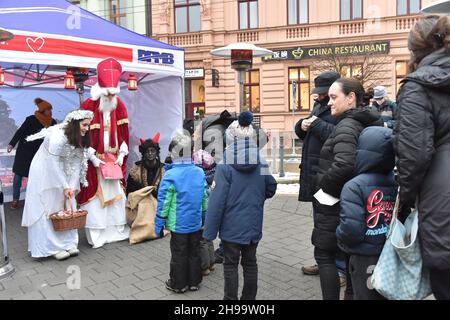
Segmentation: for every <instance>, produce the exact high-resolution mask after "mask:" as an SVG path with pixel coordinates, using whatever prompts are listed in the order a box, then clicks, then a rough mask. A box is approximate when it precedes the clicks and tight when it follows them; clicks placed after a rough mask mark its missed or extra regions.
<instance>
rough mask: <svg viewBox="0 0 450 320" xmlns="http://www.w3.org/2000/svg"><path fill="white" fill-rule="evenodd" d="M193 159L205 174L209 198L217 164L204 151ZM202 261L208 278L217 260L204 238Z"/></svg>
mask: <svg viewBox="0 0 450 320" xmlns="http://www.w3.org/2000/svg"><path fill="white" fill-rule="evenodd" d="M192 158H193V160H194V163H195V165H196V166H197V167H200V168H202V169H203V172H204V173H205V178H206V183H207V184H208V189H207V193H208V196H209V194H210V193H211V185H212V182H213V180H214V173H215V172H216V162H215V161H214V158H213V156H211V154H209V153H208V152H207V151H204V150H197V151H195V152H194V154H193V155H192ZM200 260H201V266H202V274H203V275H204V276H207V275H209V273H210V272H211V271H214V269H215V267H214V263H215V260H216V259H215V255H214V243H213V242H212V241H209V240H206V239H204V238H203V237H202V238H201V240H200Z"/></svg>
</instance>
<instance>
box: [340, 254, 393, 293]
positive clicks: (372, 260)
mask: <svg viewBox="0 0 450 320" xmlns="http://www.w3.org/2000/svg"><path fill="white" fill-rule="evenodd" d="M378 258H379V257H378V256H358V255H352V256H350V262H349V267H348V269H349V271H350V272H349V273H350V277H351V279H352V286H353V300H386V299H385V298H384V297H383V296H382V295H381V294H379V293H378V292H377V291H376V290H375V289H373V288H372V285H371V284H370V282H369V281H370V280H369V279H370V277H371V275H372V273H373V269H374V268H375V265H376V264H377V262H378Z"/></svg>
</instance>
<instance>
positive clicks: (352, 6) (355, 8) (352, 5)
mask: <svg viewBox="0 0 450 320" xmlns="http://www.w3.org/2000/svg"><path fill="white" fill-rule="evenodd" d="M362 8H363V4H362V0H341V20H356V19H362V17H363V13H362Z"/></svg>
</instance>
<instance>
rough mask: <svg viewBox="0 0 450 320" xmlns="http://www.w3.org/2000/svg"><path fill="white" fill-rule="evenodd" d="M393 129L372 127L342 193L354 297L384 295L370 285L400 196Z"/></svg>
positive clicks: (340, 232) (343, 239)
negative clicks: (353, 175) (395, 174)
mask: <svg viewBox="0 0 450 320" xmlns="http://www.w3.org/2000/svg"><path fill="white" fill-rule="evenodd" d="M391 136H392V130H391V129H388V128H383V127H368V128H366V129H364V130H363V131H362V132H361V135H360V136H359V141H358V147H357V149H356V164H355V170H356V171H355V173H356V176H355V177H354V178H353V179H351V180H350V181H348V182H347V183H346V184H345V185H344V188H343V189H342V193H341V213H340V224H339V226H338V228H337V230H336V236H337V239H338V246H339V248H340V249H341V250H342V251H344V252H346V253H347V254H348V255H349V256H350V260H349V266H348V273H349V274H350V277H351V281H352V285H353V299H354V300H381V299H384V297H383V296H381V295H380V294H379V293H378V292H377V291H375V290H374V289H372V288H371V287H370V286H369V283H370V281H368V279H369V277H370V276H371V273H372V271H373V268H374V267H375V265H376V263H377V261H378V258H379V256H380V254H381V251H382V250H383V245H384V243H385V241H386V234H387V232H388V230H389V226H390V223H391V219H392V213H393V209H394V205H395V199H396V196H397V188H398V186H397V183H396V182H395V178H394V172H393V169H394V158H395V157H394V149H393V142H392V138H391Z"/></svg>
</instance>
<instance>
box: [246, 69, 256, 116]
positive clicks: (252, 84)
mask: <svg viewBox="0 0 450 320" xmlns="http://www.w3.org/2000/svg"><path fill="white" fill-rule="evenodd" d="M244 94H245V102H244V109H246V110H248V111H251V112H259V107H260V103H259V102H260V100H259V70H250V71H247V72H246V73H245V83H244Z"/></svg>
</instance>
